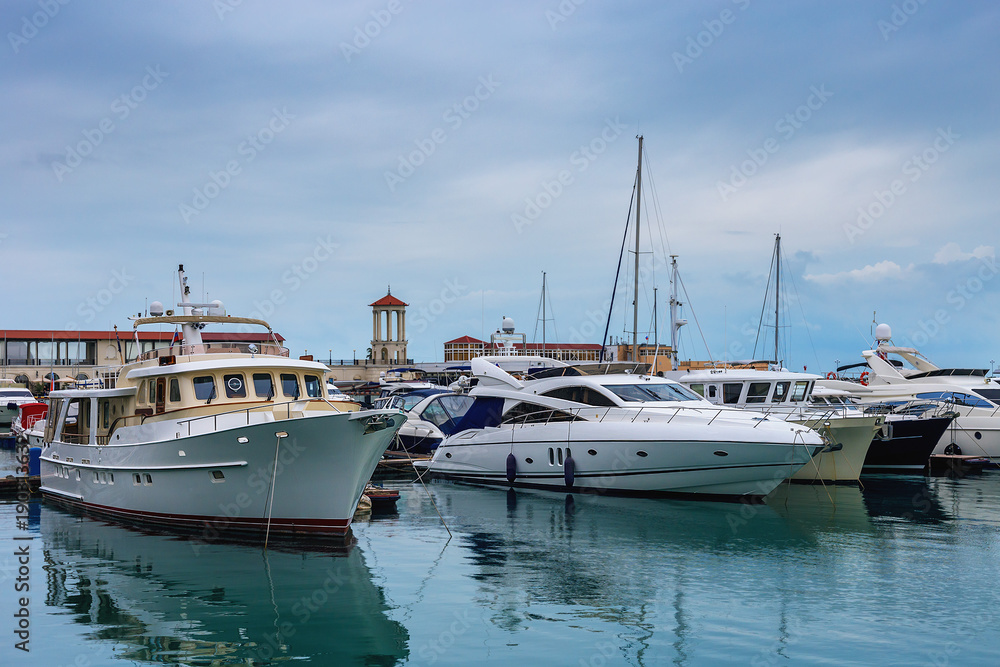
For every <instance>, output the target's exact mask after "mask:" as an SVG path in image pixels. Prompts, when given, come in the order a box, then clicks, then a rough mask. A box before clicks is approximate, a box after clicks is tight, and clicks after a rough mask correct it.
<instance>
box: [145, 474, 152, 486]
mask: <svg viewBox="0 0 1000 667" xmlns="http://www.w3.org/2000/svg"><path fill="white" fill-rule="evenodd" d="M143 481H144V482H145V483H146V484H152V483H153V476H152V475H150V474H149V473H148V472H147V473H146V474H145V475H143Z"/></svg>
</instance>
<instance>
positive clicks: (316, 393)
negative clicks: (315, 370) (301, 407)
mask: <svg viewBox="0 0 1000 667" xmlns="http://www.w3.org/2000/svg"><path fill="white" fill-rule="evenodd" d="M305 381H306V382H305V384H306V396H308V397H309V398H321V397H322V396H323V389H322V384H321V383H320V381H319V378H318V377H316V376H315V375H307V376H305Z"/></svg>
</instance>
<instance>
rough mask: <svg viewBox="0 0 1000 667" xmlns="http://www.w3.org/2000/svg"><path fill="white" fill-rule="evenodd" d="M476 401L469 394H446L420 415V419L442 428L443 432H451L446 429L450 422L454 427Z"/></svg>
mask: <svg viewBox="0 0 1000 667" xmlns="http://www.w3.org/2000/svg"><path fill="white" fill-rule="evenodd" d="M475 400H476V399H474V398H473V397H471V396H469V395H468V394H461V395H453V394H445V395H443V396H441V397H440V398H436V399H434V400H433V401H431V402H430V404H428V406H427V407H426V408H424V410H423V412H421V413H420V418H421V419H424V420H427V421H429V422H431V423H432V424H434V425H436V426H440V427H442V430H449V429H445V428H444V427H445V426H446V425H447V424H448V422H452V425H453V426H454V424H455V423H457V422H458V420H459V419H461V418H462V417H463V416H465V413H466V412H468V411H469V408H470V407H472V404H473V403H474V402H475Z"/></svg>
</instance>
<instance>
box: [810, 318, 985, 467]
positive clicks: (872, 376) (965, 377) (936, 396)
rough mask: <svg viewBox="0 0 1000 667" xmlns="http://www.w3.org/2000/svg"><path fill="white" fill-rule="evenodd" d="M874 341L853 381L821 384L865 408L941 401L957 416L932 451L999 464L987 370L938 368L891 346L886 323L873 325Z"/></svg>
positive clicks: (907, 350) (911, 352)
mask: <svg viewBox="0 0 1000 667" xmlns="http://www.w3.org/2000/svg"><path fill="white" fill-rule="evenodd" d="M875 337H876V340H877V345H876V346H875V349H872V350H865V351H864V352H862V353H861V355H862V356H863V357H864V359H865V364H866V365H867V370H865V371H864V372H863V373H862V374H861V377H860V378H858V380H857V381H851V380H845V379H838V378H831V379H824V380H820V381H819V382H820V383H821V384H822V385H823V386H825V387H829V388H831V389H841V390H843V391H847V392H849V393H850V394H851V395H852V396H854V397H855V398H856V399H857V400H858V401H860V402H861V403H862V404H868V405H871V404H880V403H887V402H906V401H939V402H943V403H945V404H946V405H947V407H948V409H949V410H951V411H953V412H955V413H956V414H957V417H956V418H955V420H954V421H953V422H952V423H951V426H950V427H949V428H948V430H946V431H945V432H944V434H943V435H942V436H941V438H940V440H938V443H937V446H936V447H935V448H934V453H935V454H966V455H972V456H986V457H989V458H990V459H991V461H992V462H993V464H994V465H998V464H1000V383H998V382H997V381H996V380H995V379H991V378H989V377H987V376H986V373H987V371H985V370H982V369H968V368H938V367H937V366H935V365H934V364H933V363H931V362H930V361H929V360H928V359H927V358H926V357H924V356H923V355H922V354H920V352H918V351H917V350H916V349H914V348H911V347H899V346H896V345H892V344H891V338H892V330H891V329H890V327H889V326H888V325H887V324H880V325H878V327H876V329H875ZM897 358H898V359H897ZM907 364H908V366H907Z"/></svg>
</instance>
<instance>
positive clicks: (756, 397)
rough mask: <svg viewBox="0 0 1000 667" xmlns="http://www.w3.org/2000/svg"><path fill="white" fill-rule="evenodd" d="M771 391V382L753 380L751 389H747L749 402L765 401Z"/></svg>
mask: <svg viewBox="0 0 1000 667" xmlns="http://www.w3.org/2000/svg"><path fill="white" fill-rule="evenodd" d="M769 391H771V383H770V382H751V383H750V389H748V390H747V403H763V402H764V401H766V400H767V394H768V392H769Z"/></svg>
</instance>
